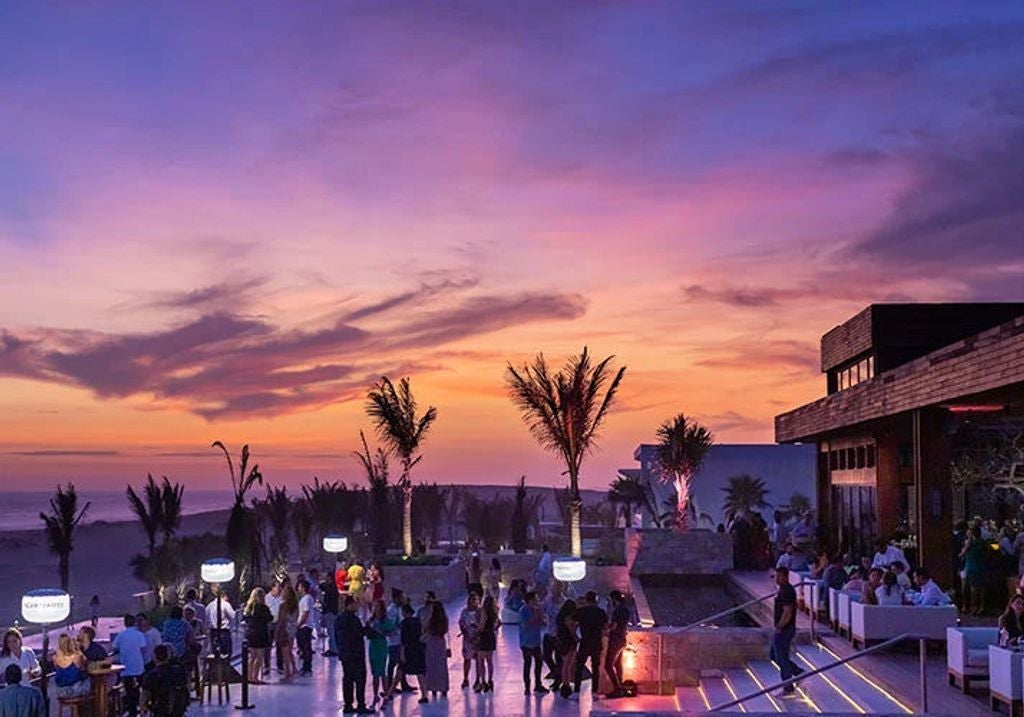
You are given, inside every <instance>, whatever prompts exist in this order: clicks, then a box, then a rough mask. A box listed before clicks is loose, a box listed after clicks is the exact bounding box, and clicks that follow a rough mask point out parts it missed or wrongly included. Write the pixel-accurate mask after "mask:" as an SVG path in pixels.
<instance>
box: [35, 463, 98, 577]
mask: <svg viewBox="0 0 1024 717" xmlns="http://www.w3.org/2000/svg"><path fill="white" fill-rule="evenodd" d="M87 510H89V502H88V501H87V502H86V504H85V505H84V506H82V509H81V510H79V509H78V494H77V493H76V492H75V485H74V483H68V485H67V488H66V489H65V488H63V487H62V486H57V493H56V494H55V495H54V496H53V497H52V498H50V514H49V515H47V514H46V513H40V514H39V517H40V518H41V519H42V521H43V523H44V524H45V526H46V541H47V544H48V545H49V548H50V552H51V553H53V554H54V555H56V556H57V561H58V568H57V569H58V571H59V574H60V588H61V590H64V591H65V592H66V591H67V589H68V584H69V582H70V577H71V553H72V552H73V551H74V549H75V528H77V527H78V524H79V523H80V522H81V521H82V518H84V517H85V513H86V511H87Z"/></svg>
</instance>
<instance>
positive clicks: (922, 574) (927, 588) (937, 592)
mask: <svg viewBox="0 0 1024 717" xmlns="http://www.w3.org/2000/svg"><path fill="white" fill-rule="evenodd" d="M914 581H915V582H916V583H917V589H918V591H919V592H918V593H917V595H916V596H915V597H914V601H913V602H914V604H915V605H921V606H938V605H948V604H949V602H950V600H949V595H947V594H946V593H944V592H943V591H942V589H941V588H940V587H939V586H938V585H937V584H936V582H935V581H934V580H932V576H931V574H930V573H929V572H928V570H926V569H925V568H918V569H917V570H916V571H914Z"/></svg>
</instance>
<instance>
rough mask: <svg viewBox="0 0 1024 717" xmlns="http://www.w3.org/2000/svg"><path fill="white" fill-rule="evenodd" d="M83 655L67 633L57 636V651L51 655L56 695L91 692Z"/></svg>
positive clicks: (90, 683)
mask: <svg viewBox="0 0 1024 717" xmlns="http://www.w3.org/2000/svg"><path fill="white" fill-rule="evenodd" d="M87 667H88V662H86V659H85V655H83V654H82V651H81V650H79V649H78V643H76V642H75V641H74V640H72V639H71V635H68V634H67V633H63V634H61V636H60V637H59V638H57V652H56V654H55V655H54V656H53V672H54V682H56V683H57V696H58V697H82V696H83V695H87V694H89V693H90V692H92V681H91V680H90V679H89V671H88V669H86V668H87Z"/></svg>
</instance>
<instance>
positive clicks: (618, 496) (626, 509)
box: [608, 475, 661, 528]
mask: <svg viewBox="0 0 1024 717" xmlns="http://www.w3.org/2000/svg"><path fill="white" fill-rule="evenodd" d="M608 502H609V503H611V504H612V505H617V506H620V512H621V514H622V516H623V518H624V519H625V524H626V527H629V526H631V525H632V524H633V509H634V507H641V508H643V509H644V510H646V511H647V513H648V514H649V515H650V516H651V522H653V523H654V525H655V526H656V527H658V528H660V527H661V514H660V513H659V512H658V510H657V508H655V506H654V501H653V498H652V496H651V493H650V491H649V490H648V489H647V486H645V485H644V484H643V483H641V482H640V479H639V478H637V477H632V476H624V475H618V476H616V477H615V480H613V481H612V482H611V485H610V486H609V488H608Z"/></svg>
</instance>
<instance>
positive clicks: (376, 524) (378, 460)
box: [354, 431, 391, 555]
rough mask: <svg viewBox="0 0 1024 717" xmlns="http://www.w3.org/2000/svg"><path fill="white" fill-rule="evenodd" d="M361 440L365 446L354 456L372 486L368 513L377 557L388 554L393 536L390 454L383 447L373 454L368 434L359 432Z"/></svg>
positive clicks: (371, 538) (379, 447) (371, 539)
mask: <svg viewBox="0 0 1024 717" xmlns="http://www.w3.org/2000/svg"><path fill="white" fill-rule="evenodd" d="M359 440H360V441H361V442H362V444H363V450H362V451H355V452H354V455H355V457H356V458H358V459H359V462H360V463H361V464H362V466H363V471H364V472H365V473H366V481H367V483H369V485H370V495H369V496H368V500H369V510H368V511H367V513H368V514H369V516H370V542H371V543H372V544H373V552H374V553H375V554H376V555H383V554H384V553H385V552H387V549H388V540H389V536H390V535H391V520H390V515H389V512H388V504H389V503H390V500H391V488H390V486H389V485H388V480H389V478H390V471H391V468H390V453H389V452H388V450H387V449H386V448H384V447H383V446H378V447H377V450H376V452H373V453H371V452H370V446H369V445H367V443H366V434H364V433H363V432H362V431H359Z"/></svg>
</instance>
